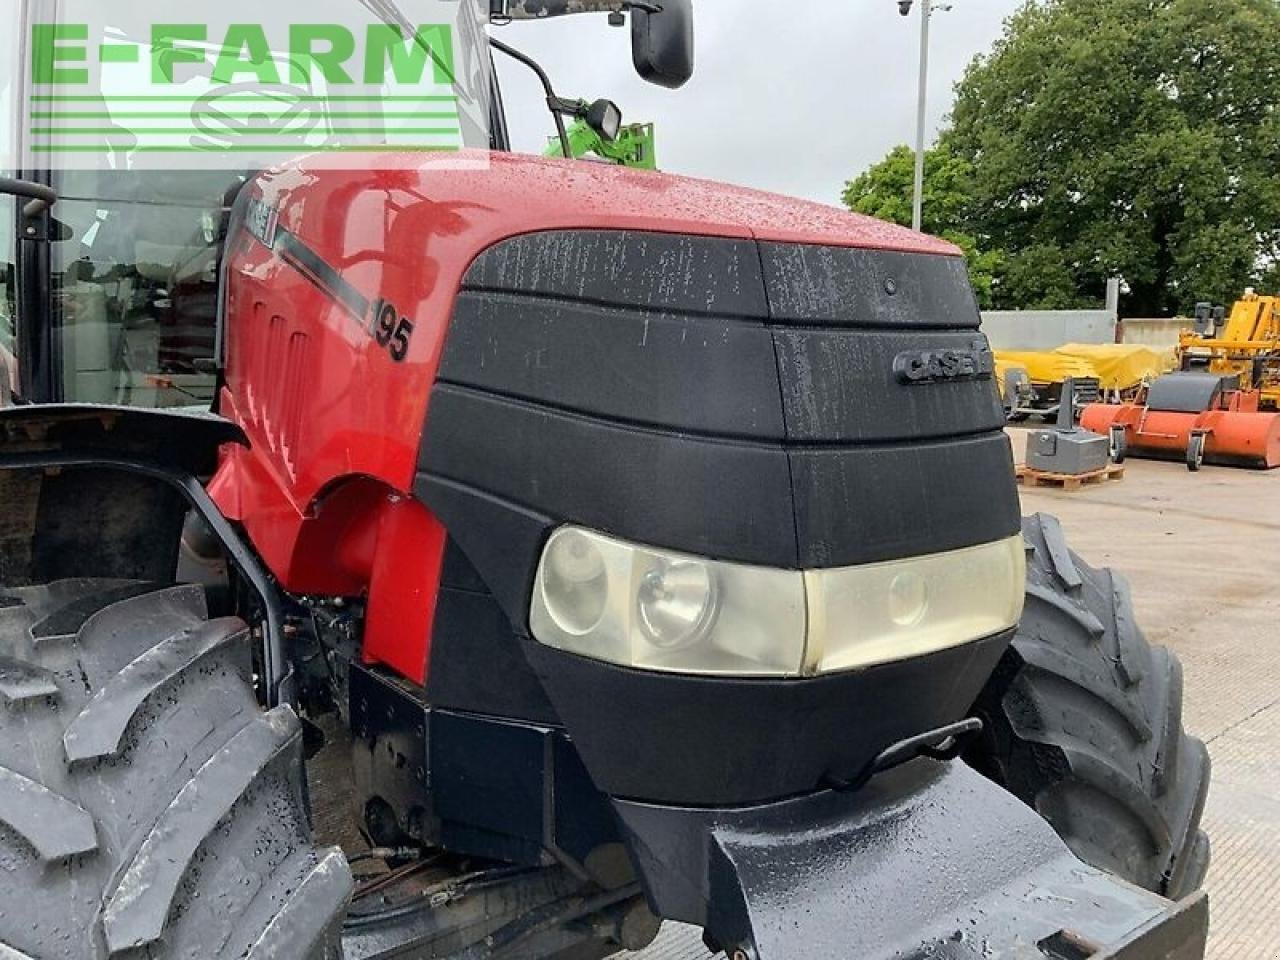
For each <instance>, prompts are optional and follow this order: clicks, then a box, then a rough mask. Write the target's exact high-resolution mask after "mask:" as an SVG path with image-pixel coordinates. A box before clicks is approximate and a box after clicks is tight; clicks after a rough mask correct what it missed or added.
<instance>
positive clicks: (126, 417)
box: [0, 403, 248, 476]
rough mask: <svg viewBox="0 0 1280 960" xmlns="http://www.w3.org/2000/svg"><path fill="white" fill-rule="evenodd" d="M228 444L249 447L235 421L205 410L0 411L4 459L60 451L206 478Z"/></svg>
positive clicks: (92, 407)
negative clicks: (130, 460) (144, 464)
mask: <svg viewBox="0 0 1280 960" xmlns="http://www.w3.org/2000/svg"><path fill="white" fill-rule="evenodd" d="M224 443H238V444H243V445H245V446H248V440H247V439H246V438H245V435H244V432H243V431H242V430H241V429H240V428H239V427H238V426H237V425H236V424H234V423H232V422H231V421H230V420H226V419H224V418H223V417H219V416H217V415H216V414H212V413H207V412H204V411H202V410H184V409H167V410H147V409H142V408H139V407H117V406H106V405H100V404H92V403H56V404H42V405H29V406H15V407H5V408H3V409H0V457H5V458H7V457H9V456H10V455H13V454H19V453H24V454H39V453H50V452H58V453H62V454H73V455H76V454H78V455H80V456H84V457H106V458H109V459H136V460H138V461H140V462H145V463H147V464H151V465H154V466H157V467H160V468H161V469H164V470H167V471H170V472H176V473H186V474H190V475H192V476H201V475H204V474H207V473H209V472H210V471H211V470H212V469H213V467H214V464H215V461H216V457H217V451H218V447H220V446H221V445H222V444H224Z"/></svg>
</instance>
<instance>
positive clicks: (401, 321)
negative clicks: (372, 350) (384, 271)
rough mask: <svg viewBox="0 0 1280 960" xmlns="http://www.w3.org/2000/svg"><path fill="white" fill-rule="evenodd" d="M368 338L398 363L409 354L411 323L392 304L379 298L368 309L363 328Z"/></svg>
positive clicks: (411, 334)
mask: <svg viewBox="0 0 1280 960" xmlns="http://www.w3.org/2000/svg"><path fill="white" fill-rule="evenodd" d="M365 330H366V332H367V333H368V334H369V336H371V337H373V339H374V340H376V341H377V343H378V346H380V347H382V348H383V349H385V350H386V351H387V353H389V354H391V359H392V360H394V361H396V363H399V362H400V361H401V360H403V359H404V358H405V356H407V355H408V353H409V338H410V337H412V336H413V321H412V320H410V319H409V318H408V317H402V316H401V315H400V311H398V310H397V309H396V308H395V307H394V306H393V305H392V304H390V303H388V302H387V301H386V300H383V299H382V298H381V297H379V298H378V299H377V300H375V301H373V303H372V304H371V305H370V307H369V319H368V322H367V324H366V326H365Z"/></svg>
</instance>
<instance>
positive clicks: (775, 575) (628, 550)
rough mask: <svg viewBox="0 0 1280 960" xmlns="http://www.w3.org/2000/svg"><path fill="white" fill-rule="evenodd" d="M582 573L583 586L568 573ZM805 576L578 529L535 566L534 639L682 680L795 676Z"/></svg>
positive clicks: (567, 530) (553, 541)
mask: <svg viewBox="0 0 1280 960" xmlns="http://www.w3.org/2000/svg"><path fill="white" fill-rule="evenodd" d="M568 568H571V569H573V570H574V571H578V570H581V575H580V576H579V577H578V578H577V579H573V578H570V577H568V576H565V574H564V572H563V571H564V570H566V569H568ZM804 619H805V611H804V576H803V575H802V574H801V573H799V572H798V571H787V570H774V569H770V568H768V567H752V566H747V565H745V564H738V563H719V562H717V561H714V560H705V559H702V558H700V557H694V556H690V555H688V554H683V553H674V552H672V551H670V550H656V549H653V548H651V547H644V546H640V545H639V544H633V543H626V542H625V541H622V540H615V539H614V538H613V537H606V536H603V535H602V534H599V533H595V532H593V531H590V530H582V529H580V528H578V527H561V528H560V529H559V530H557V531H556V532H555V533H553V534H552V535H551V537H550V539H549V540H547V546H546V548H545V549H544V550H543V553H542V562H541V563H539V564H538V574H537V579H536V580H535V582H534V588H533V604H532V608H531V610H530V611H529V627H530V630H531V631H532V632H533V635H534V636H535V637H536V638H537V639H538V640H540V641H542V642H543V643H545V644H547V645H548V646H551V647H559V648H560V649H562V650H569V651H571V652H573V653H580V654H582V655H583V656H587V657H594V658H596V659H598V660H608V661H610V662H612V663H620V664H624V665H625V666H629V667H640V668H643V669H648V670H673V671H679V672H682V673H731V674H768V675H775V676H776V675H779V674H783V675H785V674H795V673H798V672H799V671H800V670H801V668H802V665H803V662H804V643H805V629H804Z"/></svg>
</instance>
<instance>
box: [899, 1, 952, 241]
mask: <svg viewBox="0 0 1280 960" xmlns="http://www.w3.org/2000/svg"><path fill="white" fill-rule="evenodd" d="M912 3H913V0H898V12H899V13H900V14H902V15H903V16H904V17H905V16H907V15H908V14H909V13H911V5H912ZM935 8H936V9H938V10H950V9H951V7H950V5H949V4H943V3H938V4H935V3H934V0H920V87H919V89H918V90H917V91H916V98H917V99H916V174H915V183H914V185H913V187H912V191H911V229H912V230H919V229H920V221H921V219H922V216H923V212H924V112H925V105H926V101H927V99H928V90H929V21H930V20H931V19H933V11H934V9H935Z"/></svg>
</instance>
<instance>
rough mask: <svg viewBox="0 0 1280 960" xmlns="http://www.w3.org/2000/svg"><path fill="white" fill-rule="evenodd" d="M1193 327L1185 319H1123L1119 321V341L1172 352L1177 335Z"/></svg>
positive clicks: (1190, 322)
mask: <svg viewBox="0 0 1280 960" xmlns="http://www.w3.org/2000/svg"><path fill="white" fill-rule="evenodd" d="M1193 326H1194V324H1193V323H1192V321H1191V320H1190V319H1189V318H1187V317H1125V318H1124V319H1123V320H1121V321H1120V337H1119V340H1120V342H1121V343H1138V344H1141V345H1142V346H1144V347H1152V348H1154V349H1156V350H1172V349H1173V348H1174V347H1176V346H1177V345H1178V334H1179V333H1181V332H1182V331H1183V330H1190V329H1192V327H1193Z"/></svg>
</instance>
